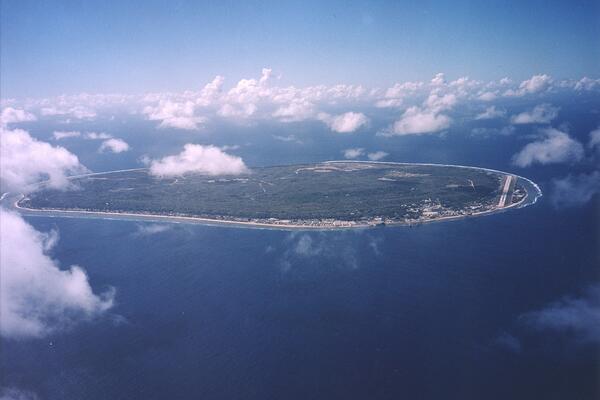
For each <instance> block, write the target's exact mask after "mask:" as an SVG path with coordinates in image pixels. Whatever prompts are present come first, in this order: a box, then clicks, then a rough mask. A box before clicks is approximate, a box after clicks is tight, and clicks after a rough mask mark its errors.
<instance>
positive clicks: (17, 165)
mask: <svg viewBox="0 0 600 400" xmlns="http://www.w3.org/2000/svg"><path fill="white" fill-rule="evenodd" d="M0 135H1V137H2V140H1V144H0V154H1V157H0V184H1V186H2V188H3V190H10V191H22V192H28V191H30V190H32V189H33V188H34V187H33V184H34V183H36V182H39V181H41V180H43V179H46V178H48V179H49V182H48V185H49V186H50V187H53V188H57V189H66V188H68V187H69V181H68V179H67V175H69V174H76V173H83V172H85V171H86V168H85V167H84V166H83V165H81V164H80V163H79V159H78V158H77V156H76V155H74V154H72V153H70V152H69V151H68V150H66V149H65V148H63V147H60V146H52V145H50V144H49V143H46V142H42V141H39V140H37V139H34V138H32V137H31V136H30V135H29V133H28V132H26V131H24V130H21V129H16V130H0Z"/></svg>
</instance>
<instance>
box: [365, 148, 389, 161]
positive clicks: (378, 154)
mask: <svg viewBox="0 0 600 400" xmlns="http://www.w3.org/2000/svg"><path fill="white" fill-rule="evenodd" d="M387 156H389V154H388V153H386V152H385V151H381V150H380V151H374V152H372V153H369V154H367V157H368V158H369V160H371V161H379V160H383V159H384V158H386V157H387Z"/></svg>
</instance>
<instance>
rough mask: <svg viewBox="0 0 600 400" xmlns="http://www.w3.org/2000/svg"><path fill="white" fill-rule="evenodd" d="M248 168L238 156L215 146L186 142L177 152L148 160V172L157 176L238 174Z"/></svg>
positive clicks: (245, 171) (246, 171)
mask: <svg viewBox="0 0 600 400" xmlns="http://www.w3.org/2000/svg"><path fill="white" fill-rule="evenodd" d="M248 172H249V170H248V168H247V167H246V164H244V161H243V160H242V159H241V158H240V157H236V156H232V155H229V154H227V153H225V152H223V151H222V150H221V149H219V148H218V147H215V146H203V145H199V144H191V143H188V144H186V145H185V146H184V147H183V151H182V152H181V153H179V154H176V155H172V156H167V157H164V158H162V159H160V160H152V161H151V162H150V173H151V174H152V175H155V176H159V177H167V176H179V175H184V174H186V173H198V174H206V175H238V174H245V173H248Z"/></svg>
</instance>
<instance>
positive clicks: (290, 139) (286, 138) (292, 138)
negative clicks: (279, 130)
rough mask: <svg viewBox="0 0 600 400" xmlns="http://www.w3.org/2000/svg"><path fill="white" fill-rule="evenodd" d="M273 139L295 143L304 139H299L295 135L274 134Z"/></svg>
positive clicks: (300, 142) (299, 142)
mask: <svg viewBox="0 0 600 400" xmlns="http://www.w3.org/2000/svg"><path fill="white" fill-rule="evenodd" d="M273 139H275V140H279V141H280V142H294V143H298V144H302V141H301V140H300V139H298V138H297V137H296V136H295V135H287V136H280V135H273Z"/></svg>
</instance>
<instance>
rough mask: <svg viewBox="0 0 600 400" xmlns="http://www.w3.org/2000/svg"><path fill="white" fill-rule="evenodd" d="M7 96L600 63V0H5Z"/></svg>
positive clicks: (370, 82)
mask: <svg viewBox="0 0 600 400" xmlns="http://www.w3.org/2000/svg"><path fill="white" fill-rule="evenodd" d="M1 18H2V20H1V23H2V24H1V30H2V31H1V33H2V35H1V52H2V53H1V55H2V61H1V71H0V72H1V75H2V79H1V89H2V93H1V95H2V97H3V98H6V97H24V96H31V97H41V96H50V95H58V94H62V93H71V94H72V93H80V92H91V93H100V92H101V93H107V92H121V93H143V92H147V91H166V90H173V91H179V90H185V89H197V88H198V87H200V86H202V85H203V84H204V83H205V82H207V81H209V80H210V79H212V78H213V77H214V76H215V75H218V74H220V75H224V76H226V77H227V78H228V79H231V80H232V81H237V80H238V79H240V78H243V77H250V76H255V75H256V74H257V71H260V69H261V68H262V67H270V68H272V69H273V71H274V73H275V74H281V75H282V83H284V84H294V85H298V86H304V85H314V84H333V83H337V82H343V83H356V84H364V85H367V86H386V85H389V84H392V83H394V82H397V81H405V80H417V79H418V80H424V79H430V78H431V76H433V75H434V74H435V73H436V72H445V73H446V75H447V76H448V77H450V78H457V77H460V76H464V75H468V76H470V77H472V78H475V79H499V78H502V77H504V76H510V77H511V78H513V79H516V80H519V79H525V78H527V77H529V76H531V75H532V74H535V73H547V74H550V75H552V76H553V77H556V78H580V77H582V76H584V75H588V76H592V77H597V75H598V71H599V70H600V68H599V66H600V45H599V44H598V43H599V42H598V38H599V37H600V5H599V3H598V2H597V1H580V2H566V1H529V2H524V1H494V2H488V1H486V2H481V1H452V2H450V1H448V2H445V1H427V2H419V5H416V3H415V2H397V1H394V2H384V1H379V2H345V1H340V2H320V1H314V2H311V1H302V2H281V1H276V2H268V1H256V2H254V1H245V2H229V1H221V2H211V3H208V2H206V3H204V2H200V1H178V2H177V1H168V2H167V1H165V2H156V1H144V2H142V1H138V2H132V1H109V2H83V1H81V2H75V1H54V2H50V1H22V0H19V1H13V0H7V1H3V2H2V16H1Z"/></svg>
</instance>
